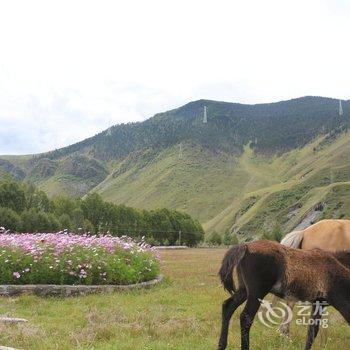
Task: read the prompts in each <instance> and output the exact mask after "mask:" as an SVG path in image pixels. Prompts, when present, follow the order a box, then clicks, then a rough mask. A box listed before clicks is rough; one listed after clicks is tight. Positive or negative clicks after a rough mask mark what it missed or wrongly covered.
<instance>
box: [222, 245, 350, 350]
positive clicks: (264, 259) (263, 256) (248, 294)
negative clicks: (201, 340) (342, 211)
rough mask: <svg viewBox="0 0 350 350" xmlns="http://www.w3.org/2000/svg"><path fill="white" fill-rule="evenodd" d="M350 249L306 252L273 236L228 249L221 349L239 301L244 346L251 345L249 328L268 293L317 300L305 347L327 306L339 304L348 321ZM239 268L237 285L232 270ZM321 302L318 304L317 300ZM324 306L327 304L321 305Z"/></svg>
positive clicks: (349, 306)
mask: <svg viewBox="0 0 350 350" xmlns="http://www.w3.org/2000/svg"><path fill="white" fill-rule="evenodd" d="M349 267H350V252H348V251H343V252H335V253H332V252H325V251H322V250H312V251H304V250H300V249H293V248H288V247H286V246H283V245H281V244H279V243H277V242H272V241H256V242H250V243H245V244H239V245H236V246H233V247H232V248H231V249H229V250H228V251H227V253H226V255H225V257H224V259H223V261H222V265H221V269H220V272H219V274H220V278H221V282H222V283H223V285H224V288H225V289H226V290H227V291H228V292H229V293H230V294H231V296H230V298H228V299H227V300H225V301H224V303H223V305H222V328H221V335H220V340H219V346H218V349H219V350H224V349H226V346H227V334H228V327H229V322H230V319H231V317H232V314H233V313H234V311H235V310H236V309H237V307H238V306H240V305H241V304H243V303H244V302H245V301H247V302H246V305H245V307H244V309H243V311H242V313H241V316H240V322H241V349H242V350H249V331H250V327H251V325H252V323H253V320H254V317H255V314H256V313H257V311H258V309H259V306H260V300H262V299H263V298H264V297H265V296H266V295H267V294H268V293H272V294H274V295H276V296H278V297H282V298H287V299H290V298H293V299H295V300H301V301H309V302H311V303H313V308H312V313H311V316H310V317H311V320H312V322H310V323H309V328H308V335H307V341H306V345H305V349H306V350H309V349H311V346H312V344H313V341H314V339H315V337H316V336H317V333H318V329H319V324H320V322H319V321H320V320H321V317H322V311H323V306H321V307H318V308H317V307H316V305H317V304H316V302H319V303H320V302H322V304H323V303H327V305H332V306H333V307H334V308H335V309H337V310H338V311H339V312H340V313H341V314H342V315H343V317H344V318H345V320H346V321H347V322H348V323H349V324H350V269H349ZM234 271H236V272H237V277H238V286H237V288H236V287H235V283H234V280H233V273H234ZM318 305H319V304H318ZM323 305H324V304H323Z"/></svg>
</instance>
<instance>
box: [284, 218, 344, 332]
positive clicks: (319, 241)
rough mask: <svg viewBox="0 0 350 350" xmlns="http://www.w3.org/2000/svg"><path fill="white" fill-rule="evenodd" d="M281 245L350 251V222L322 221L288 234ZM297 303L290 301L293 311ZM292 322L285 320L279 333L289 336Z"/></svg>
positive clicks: (306, 248) (289, 304) (305, 248)
mask: <svg viewBox="0 0 350 350" xmlns="http://www.w3.org/2000/svg"><path fill="white" fill-rule="evenodd" d="M281 244H283V245H285V246H288V247H292V248H300V249H304V250H312V249H322V250H327V251H340V250H350V220H321V221H319V222H317V223H316V224H314V225H311V226H309V227H307V228H306V229H304V230H301V231H293V232H291V233H289V234H287V235H286V236H285V237H284V238H283V239H282V241H281ZM294 305H295V301H288V306H289V307H290V308H291V309H292V310H293V307H294ZM289 328H290V322H288V321H287V319H286V320H284V322H282V324H281V326H280V327H279V331H280V333H281V334H283V335H289Z"/></svg>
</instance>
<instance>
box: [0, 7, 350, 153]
mask: <svg viewBox="0 0 350 350" xmlns="http://www.w3.org/2000/svg"><path fill="white" fill-rule="evenodd" d="M349 16H350V1H347V0H342V1H341V0H329V1H327V0H302V1H299V0H292V1H283V0H276V1H272V0H264V1H262V0H257V1H249V0H243V1H234V0H228V1H218V0H215V1H214V0H213V1H203V0H200V1H196V0H185V1H182V0H174V1H167V0H159V1H153V0H147V1H145V0H142V1H134V0H127V1H126V0H125V1H117V0H113V1H103V0H96V1H88V0H83V1H78V0H69V1H64V0H59V1H48V0H44V1H35V0H31V1H27V0H25V1H23V2H21V1H16V0H12V1H2V2H0V154H27V153H36V152H43V151H48V150H51V149H54V148H58V147H62V146H65V145H68V144H72V143H74V142H76V141H79V140H81V139H84V138H86V137H88V136H92V135H94V134H96V133H97V132H99V131H101V130H104V129H106V128H107V127H109V126H110V125H113V124H118V123H122V122H129V121H137V120H144V119H146V118H148V117H150V116H152V115H153V114H154V113H157V112H160V111H165V110H168V109H171V108H174V107H177V106H179V105H182V104H185V103H187V102H189V101H191V100H195V99H200V98H207V99H215V100H225V101H232V102H242V103H259V102H271V101H278V100H283V99H289V98H293V97H299V96H303V95H322V96H329V97H336V98H342V99H350V69H349V67H350V55H349V53H350V45H349V35H350V20H349V18H350V17H349Z"/></svg>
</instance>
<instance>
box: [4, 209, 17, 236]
mask: <svg viewBox="0 0 350 350" xmlns="http://www.w3.org/2000/svg"><path fill="white" fill-rule="evenodd" d="M0 226H2V227H6V228H7V229H9V230H11V231H17V230H18V229H19V227H20V218H19V215H18V214H17V213H16V212H15V211H14V210H12V209H10V208H2V207H0Z"/></svg>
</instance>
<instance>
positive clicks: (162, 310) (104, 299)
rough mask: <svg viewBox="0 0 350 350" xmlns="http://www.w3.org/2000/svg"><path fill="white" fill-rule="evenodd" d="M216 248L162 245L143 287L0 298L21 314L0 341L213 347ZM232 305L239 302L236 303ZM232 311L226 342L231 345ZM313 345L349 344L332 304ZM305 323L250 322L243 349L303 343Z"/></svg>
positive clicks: (1, 330) (3, 308)
mask: <svg viewBox="0 0 350 350" xmlns="http://www.w3.org/2000/svg"><path fill="white" fill-rule="evenodd" d="M224 252H225V250H224V249H188V250H178V251H162V272H163V273H164V274H165V275H166V280H165V282H163V283H162V284H161V285H158V286H156V287H154V288H153V289H149V290H139V291H133V292H125V293H124V292H123V293H114V294H109V295H90V296H86V297H72V298H67V299H63V298H62V299H61V298H39V297H35V296H23V297H18V298H1V299H0V300H1V303H0V313H1V314H7V315H9V316H13V317H23V318H26V319H28V320H29V322H28V323H27V324H22V325H12V326H11V325H3V324H1V325H0V344H1V345H3V346H13V347H16V348H19V349H35V350H41V349H60V350H63V349H122V350H139V349H140V350H146V349H149V350H151V349H152V350H158V349H179V350H180V349H181V350H189V349H199V350H204V349H205V350H207V349H216V344H217V339H218V334H219V331H220V312H221V303H222V301H223V300H224V299H225V298H226V297H227V296H226V294H225V293H224V291H223V289H222V287H221V286H220V283H219V279H218V276H217V271H218V268H219V265H220V262H221V259H222V257H223V254H224ZM238 311H239V310H238ZM238 315H239V312H237V313H235V314H234V316H233V322H232V325H231V331H230V337H229V347H228V349H239V344H240V341H239V323H238ZM329 324H330V327H329V328H328V329H321V331H320V334H319V336H318V338H317V340H316V344H315V346H314V349H329V350H331V349H337V350H340V349H350V328H349V326H347V325H346V324H345V321H344V320H343V319H342V318H341V316H339V314H338V313H336V312H331V315H330V316H329ZM305 336H306V328H305V327H303V326H296V325H293V327H292V337H291V340H289V339H285V338H281V337H280V336H279V335H278V334H277V332H276V330H275V329H269V328H267V327H265V326H263V325H262V324H260V323H259V321H258V320H256V322H255V323H254V325H253V327H252V330H251V349H254V350H255V349H261V350H266V349H283V350H290V349H303V347H304V339H305Z"/></svg>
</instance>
